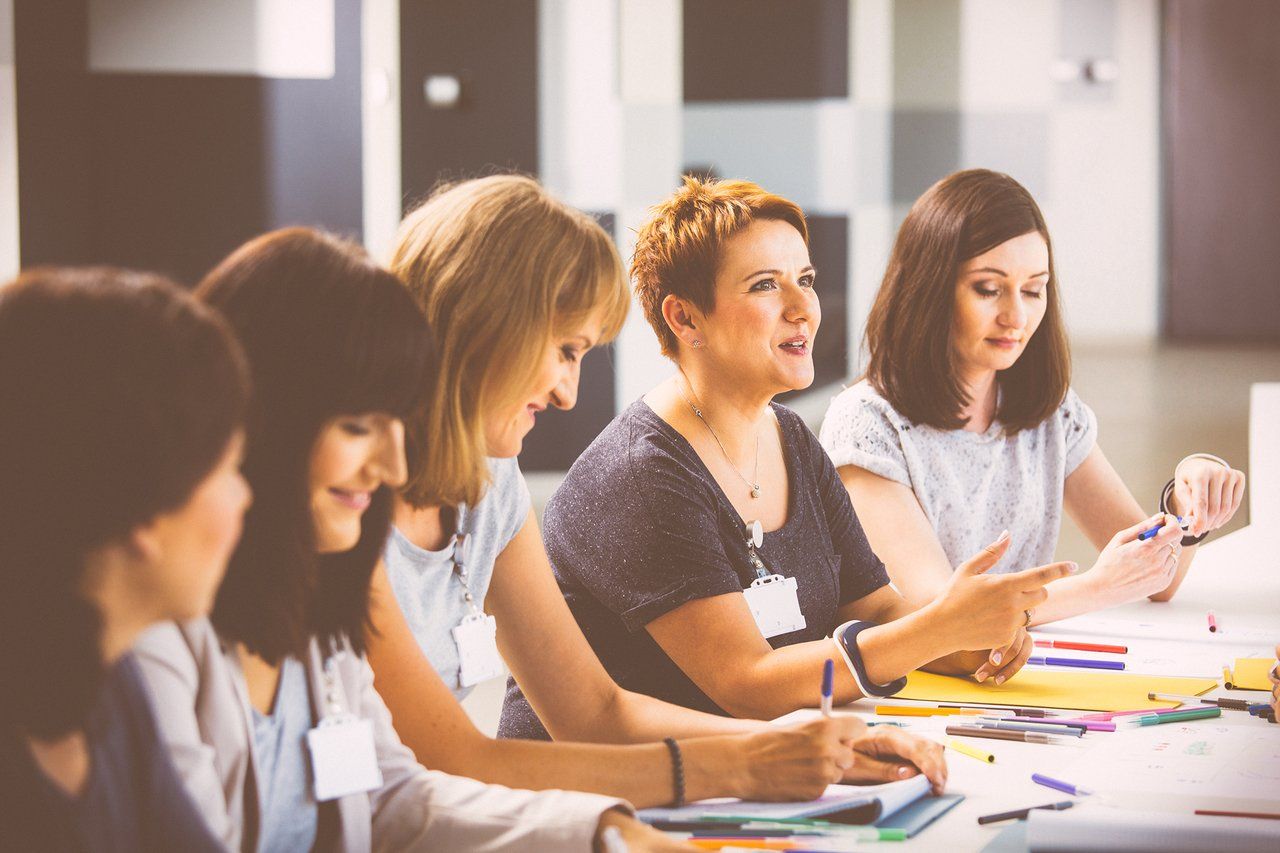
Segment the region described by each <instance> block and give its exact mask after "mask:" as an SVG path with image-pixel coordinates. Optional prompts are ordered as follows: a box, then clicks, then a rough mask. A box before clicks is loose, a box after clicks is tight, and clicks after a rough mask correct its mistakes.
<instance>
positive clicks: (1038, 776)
mask: <svg viewBox="0 0 1280 853" xmlns="http://www.w3.org/2000/svg"><path fill="white" fill-rule="evenodd" d="M1031 781H1032V782H1035V783H1036V784H1037V785H1044V786H1045V787H1046V788H1053V789H1054V790H1055V791H1062V792H1063V793H1064V794H1070V795H1071V796H1073V797H1087V796H1089V795H1090V794H1092V793H1093V791H1091V790H1089V789H1088V788H1077V787H1076V786H1075V785H1072V784H1071V783H1070V782H1063V781H1062V780H1061V779H1054V778H1053V777H1052V776H1045V775H1044V774H1043V773H1032V774H1031Z"/></svg>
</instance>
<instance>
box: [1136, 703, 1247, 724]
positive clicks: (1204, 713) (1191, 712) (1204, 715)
mask: <svg viewBox="0 0 1280 853" xmlns="http://www.w3.org/2000/svg"><path fill="white" fill-rule="evenodd" d="M1221 716H1222V709H1221V708H1218V707H1216V706H1215V707H1212V708H1188V709H1187V710H1185V711H1174V712H1172V713H1164V714H1142V715H1140V716H1132V717H1128V718H1126V719H1124V720H1123V721H1122V722H1121V723H1120V725H1122V726H1124V727H1126V728H1136V727H1138V726H1158V725H1161V724H1162V723H1181V722H1185V721H1186V720H1207V719H1210V718H1212V717H1221Z"/></svg>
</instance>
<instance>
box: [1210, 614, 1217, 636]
mask: <svg viewBox="0 0 1280 853" xmlns="http://www.w3.org/2000/svg"><path fill="white" fill-rule="evenodd" d="M1209 633H1210V634H1216V633H1218V618H1217V617H1216V616H1214V615H1213V611H1212V610H1210V611H1209Z"/></svg>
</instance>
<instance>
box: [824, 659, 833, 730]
mask: <svg viewBox="0 0 1280 853" xmlns="http://www.w3.org/2000/svg"><path fill="white" fill-rule="evenodd" d="M835 665H836V664H835V661H833V660H832V659H831V658H827V662H826V663H824V664H823V665H822V716H824V717H830V716H831V694H832V692H833V691H834V688H835V674H836V671H835Z"/></svg>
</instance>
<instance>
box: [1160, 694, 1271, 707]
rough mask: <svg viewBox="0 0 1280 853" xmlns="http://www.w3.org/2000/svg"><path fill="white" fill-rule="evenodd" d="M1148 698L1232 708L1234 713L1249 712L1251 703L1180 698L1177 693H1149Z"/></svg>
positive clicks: (1194, 697) (1199, 697) (1232, 700)
mask: <svg viewBox="0 0 1280 853" xmlns="http://www.w3.org/2000/svg"><path fill="white" fill-rule="evenodd" d="M1147 698H1148V699H1150V700H1152V701H1153V702H1181V703H1183V704H1184V705H1193V704H1196V703H1199V704H1202V705H1217V706H1218V707H1220V708H1230V709H1231V710H1233V711H1247V710H1249V703H1248V702H1246V701H1244V700H1243V699H1211V698H1209V697H1208V696H1179V695H1178V694H1176V693H1148V694H1147ZM1183 710H1185V709H1183Z"/></svg>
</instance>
